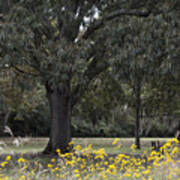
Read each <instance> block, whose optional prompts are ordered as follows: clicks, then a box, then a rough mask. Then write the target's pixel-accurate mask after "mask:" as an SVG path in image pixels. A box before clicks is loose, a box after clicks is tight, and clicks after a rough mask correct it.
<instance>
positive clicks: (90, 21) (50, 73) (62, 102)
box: [0, 0, 163, 153]
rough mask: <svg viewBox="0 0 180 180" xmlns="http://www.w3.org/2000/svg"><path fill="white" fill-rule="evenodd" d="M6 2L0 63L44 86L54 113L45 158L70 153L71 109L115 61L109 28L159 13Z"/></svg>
mask: <svg viewBox="0 0 180 180" xmlns="http://www.w3.org/2000/svg"><path fill="white" fill-rule="evenodd" d="M7 2H8V4H7V5H9V6H8V13H7V11H2V12H3V16H2V20H1V21H2V22H1V24H0V28H1V33H0V47H1V48H0V58H1V63H2V64H4V65H5V64H9V65H10V66H11V67H13V68H14V70H15V71H18V72H21V73H23V74H27V75H29V76H30V77H32V78H36V79H38V80H39V81H40V82H41V83H42V84H43V85H44V87H45V88H46V92H47V98H48V101H49V105H50V111H51V133H50V139H49V142H48V145H47V147H46V149H45V151H44V152H45V153H52V152H55V151H56V149H58V148H59V149H61V151H62V152H63V153H64V152H66V151H68V149H70V146H69V145H68V144H69V142H70V141H71V133H70V119H71V112H72V108H73V107H74V105H76V104H77V102H78V101H79V100H80V98H81V97H82V95H83V94H84V92H85V91H86V90H87V89H88V85H89V84H90V82H91V81H93V80H94V79H95V78H96V77H97V76H98V75H99V74H100V73H101V72H103V71H104V70H105V69H106V68H107V67H108V66H109V61H108V59H110V58H111V57H112V56H113V53H112V44H111V43H110V42H111V37H112V34H111V28H110V27H109V26H108V23H109V22H110V21H112V20H113V19H116V18H122V16H140V17H147V16H148V15H149V14H150V10H151V9H153V11H155V9H156V8H155V7H154V2H152V1H145V0H144V1H143V0H141V1H140V0H136V1H134V0H129V1H123V0H122V1H121V0H68V1H67V0H66V1H65V0H16V1H15V0H14V1H13V0H12V1H10V0H9V1H7ZM159 2H161V3H162V2H163V1H159ZM3 3H4V2H3ZM4 7H6V6H4ZM127 23H128V22H127Z"/></svg>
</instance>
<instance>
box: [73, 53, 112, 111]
mask: <svg viewBox="0 0 180 180" xmlns="http://www.w3.org/2000/svg"><path fill="white" fill-rule="evenodd" d="M99 59H100V57H99V56H98V57H95V58H94V60H92V62H91V63H90V64H89V66H88V68H87V70H86V71H85V72H84V73H83V75H82V77H83V80H84V81H83V82H82V81H80V82H79V83H78V85H77V86H76V88H75V89H74V91H73V92H72V101H71V107H72V108H73V106H74V105H75V104H76V103H77V102H78V101H79V100H80V99H81V97H82V96H83V95H84V93H85V92H86V90H87V89H88V85H89V84H90V82H91V81H92V80H93V79H94V78H95V77H96V76H98V75H99V74H101V73H102V72H104V71H105V70H106V69H107V68H108V67H109V64H108V63H104V62H103V63H101V64H98V60H99Z"/></svg>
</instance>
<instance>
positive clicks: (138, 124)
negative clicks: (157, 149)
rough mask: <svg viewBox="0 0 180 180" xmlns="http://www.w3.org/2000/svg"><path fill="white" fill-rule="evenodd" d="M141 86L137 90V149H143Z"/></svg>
mask: <svg viewBox="0 0 180 180" xmlns="http://www.w3.org/2000/svg"><path fill="white" fill-rule="evenodd" d="M140 93H141V86H140V83H138V85H137V89H136V127H135V145H136V147H137V149H141V144H140V134H139V133H140V109H141V97H140V95H141V94H140Z"/></svg>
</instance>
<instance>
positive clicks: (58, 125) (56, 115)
mask: <svg viewBox="0 0 180 180" xmlns="http://www.w3.org/2000/svg"><path fill="white" fill-rule="evenodd" d="M46 89H47V97H48V100H49V106H50V111H51V132H50V139H49V142H48V145H47V147H46V148H45V150H44V153H46V154H50V153H56V150H57V149H60V150H61V153H66V152H68V151H70V150H71V149H70V146H69V142H70V141H71V129H70V118H71V98H70V86H69V84H65V85H63V87H56V88H52V87H49V86H46Z"/></svg>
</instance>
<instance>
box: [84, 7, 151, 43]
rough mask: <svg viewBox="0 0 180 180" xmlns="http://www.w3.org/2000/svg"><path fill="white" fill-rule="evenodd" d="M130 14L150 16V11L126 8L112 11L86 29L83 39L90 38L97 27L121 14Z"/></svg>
mask: <svg viewBox="0 0 180 180" xmlns="http://www.w3.org/2000/svg"><path fill="white" fill-rule="evenodd" d="M123 15H128V16H139V17H148V16H149V15H150V11H138V10H134V9H133V10H126V9H120V10H117V11H114V12H112V13H110V14H109V15H107V16H105V17H103V18H102V19H100V20H97V21H95V22H94V23H93V24H92V25H90V26H89V28H88V29H87V30H86V32H85V33H84V35H83V36H82V38H83V39H88V37H89V36H90V35H91V34H93V33H94V32H95V31H96V30H97V29H100V28H101V27H103V25H104V24H105V23H106V22H108V21H110V20H112V19H114V18H116V17H119V16H123Z"/></svg>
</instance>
